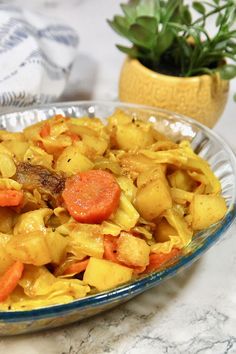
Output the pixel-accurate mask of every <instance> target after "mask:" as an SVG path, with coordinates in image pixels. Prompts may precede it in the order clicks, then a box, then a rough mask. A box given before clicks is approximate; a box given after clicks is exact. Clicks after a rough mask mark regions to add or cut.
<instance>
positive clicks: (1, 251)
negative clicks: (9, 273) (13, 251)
mask: <svg viewBox="0 0 236 354" xmlns="http://www.w3.org/2000/svg"><path fill="white" fill-rule="evenodd" d="M11 237H12V236H11V235H7V234H3V233H0V275H2V274H4V273H5V271H6V270H7V269H8V268H9V267H10V266H11V265H12V264H13V263H14V260H13V259H12V258H11V257H10V256H9V254H8V253H7V251H6V244H7V242H8V241H9V240H10V239H11Z"/></svg>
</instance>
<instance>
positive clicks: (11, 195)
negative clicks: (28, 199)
mask: <svg viewBox="0 0 236 354" xmlns="http://www.w3.org/2000/svg"><path fill="white" fill-rule="evenodd" d="M22 200H23V192H22V191H15V190H12V189H3V190H0V207H5V206H17V205H19V204H20V203H21V202H22Z"/></svg>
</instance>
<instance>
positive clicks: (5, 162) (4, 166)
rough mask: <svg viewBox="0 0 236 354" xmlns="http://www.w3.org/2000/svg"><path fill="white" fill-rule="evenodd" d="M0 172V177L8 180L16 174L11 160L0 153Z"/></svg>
mask: <svg viewBox="0 0 236 354" xmlns="http://www.w3.org/2000/svg"><path fill="white" fill-rule="evenodd" d="M0 172H1V175H2V177H5V178H9V177H12V176H14V175H15V174H16V165H15V163H14V161H13V159H12V158H11V157H10V156H9V155H7V154H5V153H0Z"/></svg>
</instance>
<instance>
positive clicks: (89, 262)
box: [0, 110, 227, 310]
mask: <svg viewBox="0 0 236 354" xmlns="http://www.w3.org/2000/svg"><path fill="white" fill-rule="evenodd" d="M0 140H1V143H0V159H1V163H0V172H1V178H0V232H1V234H0V285H1V286H0V309H1V310H27V309H32V308H37V307H43V306H48V305H53V304H62V303H67V302H70V301H73V300H75V299H78V298H82V297H85V296H89V295H92V294H94V293H96V292H101V291H106V290H109V289H113V288H115V287H117V286H119V285H121V284H125V283H127V282H132V281H133V280H135V279H136V278H137V277H140V276H142V275H143V274H146V273H148V272H152V271H155V270H159V269H161V268H162V267H164V266H165V265H166V264H167V262H168V261H169V262H173V261H174V259H175V258H176V257H177V256H178V255H180V254H181V253H183V252H184V249H185V247H186V246H187V245H188V244H189V243H190V242H191V240H192V238H193V236H194V233H195V232H197V231H199V230H202V229H205V228H207V227H209V226H210V225H212V224H214V223H215V222H217V221H219V220H220V219H222V218H223V217H224V215H225V213H226V210H227V208H226V204H225V200H224V199H223V197H222V196H221V185H220V182H219V180H218V179H217V178H216V176H215V175H214V174H213V172H212V171H211V168H210V166H209V164H208V163H207V162H206V161H204V160H203V159H202V158H201V157H199V156H198V155H196V154H195V153H194V152H193V150H192V148H191V146H190V143H189V142H188V141H181V142H179V143H175V142H173V141H171V140H169V139H168V138H167V137H166V136H164V135H162V134H161V133H159V132H158V131H156V130H155V129H154V127H153V126H152V124H151V123H149V122H144V121H141V120H139V119H137V118H135V117H133V116H130V115H129V114H127V113H125V112H123V111H121V110H116V111H115V113H114V114H113V115H112V116H110V117H109V118H108V124H107V125H104V124H103V123H102V122H101V121H100V120H99V119H97V118H92V119H91V118H88V117H84V118H80V119H77V118H69V117H64V116H61V115H56V116H55V117H53V118H52V119H50V120H47V121H43V122H40V123H37V124H34V125H32V126H29V127H27V128H26V129H24V131H23V132H21V133H10V132H7V131H1V132H0Z"/></svg>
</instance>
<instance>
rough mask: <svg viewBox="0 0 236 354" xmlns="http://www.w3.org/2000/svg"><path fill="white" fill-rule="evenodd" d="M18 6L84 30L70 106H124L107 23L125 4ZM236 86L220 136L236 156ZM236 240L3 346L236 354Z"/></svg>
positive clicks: (54, 352) (42, 350) (34, 352)
mask: <svg viewBox="0 0 236 354" xmlns="http://www.w3.org/2000/svg"><path fill="white" fill-rule="evenodd" d="M7 2H8V3H9V2H10V1H7ZM11 2H13V3H18V4H21V5H22V6H23V5H24V6H27V7H33V8H34V9H37V10H39V11H43V12H45V13H47V14H48V15H53V16H57V17H59V18H61V19H62V20H63V21H65V22H67V23H69V24H71V25H72V26H73V27H74V28H76V30H78V33H79V36H80V45H79V49H78V56H77V58H76V62H75V65H74V68H73V70H72V74H71V77H70V80H69V85H68V87H67V90H66V92H65V93H64V95H63V99H64V100H79V99H116V98H117V82H118V77H119V71H120V67H121V65H122V62H123V60H124V57H123V55H122V54H121V53H119V52H118V51H117V50H116V48H115V47H114V44H115V43H120V42H121V41H120V39H119V38H118V37H117V36H116V35H115V34H114V33H113V32H112V31H111V30H110V29H109V28H108V26H107V24H106V22H105V19H107V18H111V17H112V16H113V14H114V13H117V12H118V11H119V5H118V3H119V2H118V1H115V0H109V1H108V0H99V1H98V0H86V1H85V0H70V1H63V0H61V1H60V0H45V1H43V0H34V1H32V0H17V1H14V0H12V1H11ZM235 81H236V80H235ZM235 81H234V82H233V83H232V84H231V91H230V99H229V102H228V105H227V107H226V110H225V113H224V115H223V117H222V118H221V120H220V122H219V123H218V124H217V126H216V127H215V131H216V132H217V133H219V134H220V135H221V136H222V137H223V138H224V139H225V140H226V141H227V142H228V143H229V144H230V145H231V146H232V148H233V149H234V150H235V151H236V139H235V133H236V117H235V112H236V106H235V104H234V103H233V100H232V96H233V93H234V92H236V82H235ZM235 237H236V225H234V226H233V227H232V228H231V230H230V231H229V232H228V234H227V235H226V237H225V238H224V239H223V240H222V241H221V242H219V243H218V244H217V245H216V246H214V247H213V248H212V249H211V250H209V251H208V252H207V253H206V254H205V255H204V256H203V257H201V259H200V260H199V261H197V262H196V263H195V264H194V265H193V266H192V267H191V268H189V269H188V270H187V271H185V272H182V273H180V274H179V275H177V276H175V277H174V278H172V279H170V280H168V281H166V282H164V283H163V284H162V285H160V286H158V287H155V288H153V289H151V290H149V291H148V292H146V293H144V294H142V295H140V296H138V297H136V298H134V299H133V300H131V301H129V302H128V303H126V304H125V305H122V306H120V307H117V308H115V309H114V310H111V311H109V312H107V313H104V314H102V315H98V316H95V317H93V318H90V319H88V320H85V321H83V322H80V323H76V324H73V325H69V326H66V327H63V328H59V329H55V330H50V331H47V332H41V333H35V334H30V335H21V336H17V337H8V338H0V353H5V352H8V353H11V354H26V353H27V354H77V353H80V354H92V353H94V354H102V353H115V354H116V353H117V354H123V353H126V354H144V353H151V354H152V353H155V354H162V353H168V354H200V353H202V354H223V353H224V354H233V353H236V276H235V274H236V239H235Z"/></svg>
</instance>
